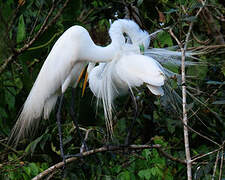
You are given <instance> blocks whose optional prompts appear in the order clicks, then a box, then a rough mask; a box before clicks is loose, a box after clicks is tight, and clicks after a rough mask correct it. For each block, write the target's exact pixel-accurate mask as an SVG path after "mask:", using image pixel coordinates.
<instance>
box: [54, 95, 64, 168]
mask: <svg viewBox="0 0 225 180" xmlns="http://www.w3.org/2000/svg"><path fill="white" fill-rule="evenodd" d="M63 95H64V94H62V95H61V96H60V101H59V107H58V111H57V114H56V118H57V125H58V131H59V145H60V154H61V157H62V158H63V162H64V165H63V169H65V167H66V159H65V156H64V151H63V141H62V129H61V109H62V102H63Z"/></svg>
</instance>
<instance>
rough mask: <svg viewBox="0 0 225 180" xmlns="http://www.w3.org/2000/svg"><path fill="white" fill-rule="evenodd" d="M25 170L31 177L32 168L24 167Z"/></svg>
mask: <svg viewBox="0 0 225 180" xmlns="http://www.w3.org/2000/svg"><path fill="white" fill-rule="evenodd" d="M23 170H24V171H25V173H26V174H27V175H28V176H30V173H31V169H30V167H23Z"/></svg>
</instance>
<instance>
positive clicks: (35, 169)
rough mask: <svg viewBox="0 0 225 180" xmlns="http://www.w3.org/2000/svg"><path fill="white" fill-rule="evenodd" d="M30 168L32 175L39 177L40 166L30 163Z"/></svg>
mask: <svg viewBox="0 0 225 180" xmlns="http://www.w3.org/2000/svg"><path fill="white" fill-rule="evenodd" d="M29 167H30V168H31V173H32V175H34V176H35V175H37V174H38V172H39V168H38V166H37V165H36V164H35V163H30V164H29Z"/></svg>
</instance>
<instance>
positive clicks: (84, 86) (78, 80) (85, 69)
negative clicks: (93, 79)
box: [77, 66, 88, 97]
mask: <svg viewBox="0 0 225 180" xmlns="http://www.w3.org/2000/svg"><path fill="white" fill-rule="evenodd" d="M85 71H86V74H85V78H84V83H83V87H82V97H83V96H84V92H85V89H86V86H87V79H88V73H87V66H86V67H85V68H83V69H82V71H81V73H80V75H79V77H78V79H77V84H78V83H79V82H80V80H81V78H82V76H83V74H84V72H85Z"/></svg>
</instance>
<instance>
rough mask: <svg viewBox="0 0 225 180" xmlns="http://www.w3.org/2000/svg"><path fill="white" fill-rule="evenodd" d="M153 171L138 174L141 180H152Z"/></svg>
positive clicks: (148, 170) (147, 170) (143, 171)
mask: <svg viewBox="0 0 225 180" xmlns="http://www.w3.org/2000/svg"><path fill="white" fill-rule="evenodd" d="M151 174H152V172H151V169H145V170H141V171H139V172H138V176H139V177H140V178H145V179H150V178H151Z"/></svg>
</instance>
